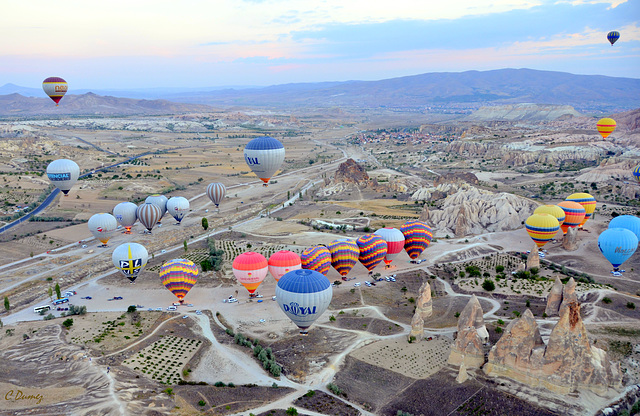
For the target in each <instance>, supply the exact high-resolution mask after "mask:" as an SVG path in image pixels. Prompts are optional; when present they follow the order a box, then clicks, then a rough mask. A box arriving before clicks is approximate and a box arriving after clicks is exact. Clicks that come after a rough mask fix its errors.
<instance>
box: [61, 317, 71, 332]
mask: <svg viewBox="0 0 640 416" xmlns="http://www.w3.org/2000/svg"><path fill="white" fill-rule="evenodd" d="M71 325H73V319H72V318H69V319H67V320H65V321H64V322H63V323H62V326H64V327H65V328H67V329H69V328H71Z"/></svg>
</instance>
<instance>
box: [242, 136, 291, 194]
mask: <svg viewBox="0 0 640 416" xmlns="http://www.w3.org/2000/svg"><path fill="white" fill-rule="evenodd" d="M244 161H245V162H246V163H247V165H249V168H251V170H252V171H253V173H255V174H256V176H257V177H258V178H260V179H261V180H262V182H264V186H267V185H268V184H269V179H271V177H272V176H273V175H274V174H275V173H276V172H277V171H278V169H280V166H282V162H284V146H283V145H282V143H280V141H278V140H276V139H274V138H273V137H268V136H263V137H256V138H255V139H253V140H251V141H250V142H249V143H247V146H246V147H245V148H244Z"/></svg>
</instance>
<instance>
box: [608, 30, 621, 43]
mask: <svg viewBox="0 0 640 416" xmlns="http://www.w3.org/2000/svg"><path fill="white" fill-rule="evenodd" d="M618 39H620V32H618V31H617V30H612V31H611V32H609V33H607V40H608V41H609V42H611V46H613V44H614V43H616V42H617V41H618Z"/></svg>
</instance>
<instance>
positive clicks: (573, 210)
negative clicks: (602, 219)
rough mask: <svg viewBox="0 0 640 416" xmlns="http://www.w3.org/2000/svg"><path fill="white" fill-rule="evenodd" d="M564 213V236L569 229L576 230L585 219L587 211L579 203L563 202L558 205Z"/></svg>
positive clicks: (562, 226)
mask: <svg viewBox="0 0 640 416" xmlns="http://www.w3.org/2000/svg"><path fill="white" fill-rule="evenodd" d="M558 206H559V207H560V208H562V210H563V211H564V215H565V217H564V222H563V223H562V225H561V226H560V228H561V229H562V234H566V233H567V230H568V229H569V228H574V227H577V226H579V225H580V223H581V222H582V220H583V219H584V215H585V212H586V211H585V209H584V208H583V207H582V205H580V204H579V203H577V202H573V201H562V202H560V203H559V204H558Z"/></svg>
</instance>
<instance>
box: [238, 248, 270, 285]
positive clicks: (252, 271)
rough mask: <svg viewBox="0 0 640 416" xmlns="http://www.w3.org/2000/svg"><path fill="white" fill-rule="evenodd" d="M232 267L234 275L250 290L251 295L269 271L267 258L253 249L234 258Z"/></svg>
mask: <svg viewBox="0 0 640 416" xmlns="http://www.w3.org/2000/svg"><path fill="white" fill-rule="evenodd" d="M231 267H232V269H233V275H234V276H235V277H236V279H238V282H240V284H241V285H242V286H244V287H245V288H246V289H247V290H248V291H249V294H250V295H253V292H255V291H256V289H257V288H258V286H260V283H262V281H263V280H264V278H265V277H266V276H267V272H268V271H269V264H268V262H267V259H265V258H264V256H263V255H262V254H260V253H255V252H253V251H247V252H246V253H242V254H240V255H238V256H237V257H236V258H235V259H234V260H233V264H232V266H231Z"/></svg>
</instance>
